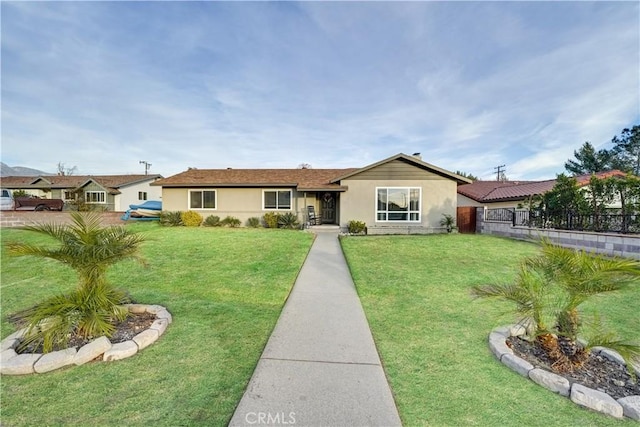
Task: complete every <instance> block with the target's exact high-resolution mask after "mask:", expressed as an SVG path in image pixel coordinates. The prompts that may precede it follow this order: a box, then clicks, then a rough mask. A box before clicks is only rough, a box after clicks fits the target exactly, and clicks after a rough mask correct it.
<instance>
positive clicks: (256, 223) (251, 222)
mask: <svg viewBox="0 0 640 427" xmlns="http://www.w3.org/2000/svg"><path fill="white" fill-rule="evenodd" d="M247 227H251V228H258V227H260V218H258V217H255V216H254V217H251V218H249V219H248V220H247Z"/></svg>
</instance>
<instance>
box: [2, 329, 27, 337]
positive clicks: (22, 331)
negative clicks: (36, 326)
mask: <svg viewBox="0 0 640 427" xmlns="http://www.w3.org/2000/svg"><path fill="white" fill-rule="evenodd" d="M26 333H27V328H23V329H19V330H17V331H15V332H14V333H12V334H11V335H9V336H8V337H6V338H5V340H14V339H15V340H21V339H22V338H24V334H26Z"/></svg>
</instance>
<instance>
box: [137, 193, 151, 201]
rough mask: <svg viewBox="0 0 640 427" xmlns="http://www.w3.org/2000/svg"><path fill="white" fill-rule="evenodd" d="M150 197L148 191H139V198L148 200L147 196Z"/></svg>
mask: <svg viewBox="0 0 640 427" xmlns="http://www.w3.org/2000/svg"><path fill="white" fill-rule="evenodd" d="M148 197H149V195H148V193H147V192H146V191H138V200H143V201H144V200H147V198H148Z"/></svg>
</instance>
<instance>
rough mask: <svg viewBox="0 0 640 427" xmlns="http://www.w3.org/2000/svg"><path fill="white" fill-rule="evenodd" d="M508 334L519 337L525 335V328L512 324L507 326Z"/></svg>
mask: <svg viewBox="0 0 640 427" xmlns="http://www.w3.org/2000/svg"><path fill="white" fill-rule="evenodd" d="M509 335H510V336H512V337H521V336H524V335H527V328H525V327H524V326H522V325H513V326H512V327H511V328H509Z"/></svg>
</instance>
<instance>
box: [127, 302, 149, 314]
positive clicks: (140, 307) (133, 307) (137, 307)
mask: <svg viewBox="0 0 640 427" xmlns="http://www.w3.org/2000/svg"><path fill="white" fill-rule="evenodd" d="M125 307H127V309H128V310H129V313H133V314H142V313H146V312H147V307H148V306H147V305H146V304H125Z"/></svg>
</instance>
